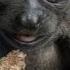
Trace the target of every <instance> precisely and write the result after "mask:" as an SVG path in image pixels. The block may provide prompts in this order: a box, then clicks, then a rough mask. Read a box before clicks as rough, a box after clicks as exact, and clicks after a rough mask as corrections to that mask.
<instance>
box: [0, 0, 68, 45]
mask: <svg viewBox="0 0 70 70" xmlns="http://www.w3.org/2000/svg"><path fill="white" fill-rule="evenodd" d="M61 3H64V5H63V4H61ZM66 3H67V0H66V1H65V0H41V1H40V0H0V29H1V30H3V31H4V32H6V33H7V34H8V35H9V36H11V37H13V39H14V40H15V41H16V42H18V43H20V44H31V45H33V44H37V43H38V42H41V41H43V40H44V39H47V40H48V39H49V37H50V36H51V35H52V34H53V33H54V32H55V31H56V29H57V26H58V24H59V20H60V19H61V16H60V15H61V14H63V13H62V9H63V8H64V6H65V5H66ZM38 44H39V43H38Z"/></svg>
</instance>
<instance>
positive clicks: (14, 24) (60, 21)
mask: <svg viewBox="0 0 70 70" xmlns="http://www.w3.org/2000/svg"><path fill="white" fill-rule="evenodd" d="M69 6H70V1H69V0H57V1H56V0H0V57H3V56H6V55H7V53H9V52H10V51H11V50H13V49H16V50H17V49H19V50H21V51H23V52H25V53H26V54H27V56H28V57H27V59H26V70H70V24H69V23H70V21H69V18H70V14H69V11H70V9H69V8H68V7H69ZM26 32H27V33H28V32H30V33H31V34H32V36H34V37H36V40H35V41H34V42H31V43H23V44H21V43H19V42H17V41H16V40H15V38H16V36H17V35H16V34H17V33H26ZM26 36H27V35H26Z"/></svg>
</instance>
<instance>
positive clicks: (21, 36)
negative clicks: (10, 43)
mask: <svg viewBox="0 0 70 70" xmlns="http://www.w3.org/2000/svg"><path fill="white" fill-rule="evenodd" d="M15 39H16V41H17V42H19V43H21V44H27V43H28V44H33V43H35V42H37V40H39V39H40V37H37V36H35V35H33V34H32V33H31V32H24V33H21V32H19V33H16V34H15Z"/></svg>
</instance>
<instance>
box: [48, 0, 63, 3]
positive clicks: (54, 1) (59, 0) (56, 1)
mask: <svg viewBox="0 0 70 70" xmlns="http://www.w3.org/2000/svg"><path fill="white" fill-rule="evenodd" d="M47 1H48V2H51V3H59V2H62V1H63V0H47Z"/></svg>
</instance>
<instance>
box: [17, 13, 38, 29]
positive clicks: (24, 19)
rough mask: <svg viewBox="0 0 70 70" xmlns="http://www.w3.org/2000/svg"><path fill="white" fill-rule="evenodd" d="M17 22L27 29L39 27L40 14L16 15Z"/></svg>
mask: <svg viewBox="0 0 70 70" xmlns="http://www.w3.org/2000/svg"><path fill="white" fill-rule="evenodd" d="M16 23H17V25H19V26H21V27H23V28H25V29H37V28H38V27H39V16H38V15H32V14H29V15H26V14H23V15H20V16H17V17H16Z"/></svg>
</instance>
